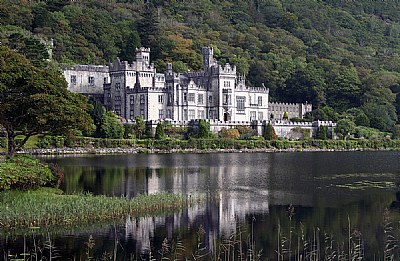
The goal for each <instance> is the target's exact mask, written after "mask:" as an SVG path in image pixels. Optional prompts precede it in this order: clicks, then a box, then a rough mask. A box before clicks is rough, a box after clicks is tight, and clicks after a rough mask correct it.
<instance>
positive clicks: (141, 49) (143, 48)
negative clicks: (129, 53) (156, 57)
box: [135, 47, 150, 53]
mask: <svg viewBox="0 0 400 261" xmlns="http://www.w3.org/2000/svg"><path fill="white" fill-rule="evenodd" d="M135 51H136V52H147V53H149V52H150V47H149V48H146V47H140V48H136V49H135Z"/></svg>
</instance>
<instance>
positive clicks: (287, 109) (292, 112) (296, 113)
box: [269, 102, 312, 120]
mask: <svg viewBox="0 0 400 261" xmlns="http://www.w3.org/2000/svg"><path fill="white" fill-rule="evenodd" d="M311 111H312V105H311V104H310V103H307V102H306V103H284V102H270V103H269V114H270V115H269V117H270V119H271V120H283V119H285V114H287V116H288V117H287V119H292V118H299V119H302V118H303V116H304V115H305V114H306V113H307V112H311Z"/></svg>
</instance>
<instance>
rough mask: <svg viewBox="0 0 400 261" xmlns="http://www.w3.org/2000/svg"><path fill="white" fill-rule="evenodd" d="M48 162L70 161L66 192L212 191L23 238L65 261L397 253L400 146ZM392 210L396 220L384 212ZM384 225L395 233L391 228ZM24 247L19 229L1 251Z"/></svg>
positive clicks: (61, 160)
mask: <svg viewBox="0 0 400 261" xmlns="http://www.w3.org/2000/svg"><path fill="white" fill-rule="evenodd" d="M46 160H47V161H50V162H56V163H58V164H59V165H60V166H61V167H62V168H63V169H64V172H65V183H64V185H63V190H64V191H65V192H66V193H73V192H91V193H93V194H106V195H113V196H125V197H135V196H136V195H139V194H152V193H158V192H171V193H179V194H188V195H192V196H193V197H194V196H196V195H202V196H203V197H205V198H206V199H205V200H204V201H203V202H202V203H201V204H199V205H196V206H194V207H190V208H189V209H187V210H184V211H181V212H178V213H175V214H168V215H165V216H160V217H144V218H138V217H127V219H126V222H125V223H124V224H109V225H98V226H96V225H93V226H91V227H89V228H82V229H70V230H65V231H63V232H60V231H58V232H57V233H52V232H49V233H48V234H47V235H37V236H35V237H33V236H27V237H26V238H25V248H33V245H32V244H33V243H36V245H39V243H38V241H41V242H45V241H46V239H48V238H50V239H51V240H52V246H54V247H55V248H53V251H54V253H55V254H57V255H58V256H61V258H60V259H61V260H65V259H70V260H83V259H87V258H88V257H93V258H95V259H102V258H103V259H104V260H110V259H114V258H115V259H116V260H131V259H133V260H141V258H142V259H143V258H145V259H148V258H149V255H151V256H152V257H154V258H155V259H158V260H159V259H161V258H162V256H163V253H165V252H166V251H167V250H168V251H171V249H173V248H175V249H177V250H176V251H175V253H177V255H179V254H180V255H184V253H185V255H187V256H191V257H192V258H191V259H194V257H196V256H198V257H200V256H202V255H205V254H209V253H214V255H215V254H218V253H223V249H227V248H228V249H230V248H232V249H233V248H234V247H235V250H234V251H232V252H229V255H228V251H225V256H224V258H226V260H235V259H238V257H239V255H242V256H244V255H246V256H247V257H248V259H250V258H249V255H253V256H250V257H254V255H256V254H258V255H259V256H260V259H262V260H277V259H278V253H279V254H280V256H281V259H287V258H288V256H289V255H290V256H292V260H295V258H297V259H301V258H305V259H307V258H308V259H311V258H312V256H313V255H314V256H315V259H314V260H317V259H322V256H327V255H332V256H333V255H336V256H340V255H342V256H343V257H344V258H346V257H348V256H356V255H359V256H360V255H361V256H364V258H366V259H376V260H383V258H384V255H385V249H386V254H395V255H397V254H398V251H397V250H393V251H392V250H390V249H389V248H388V247H387V246H386V245H387V243H389V244H392V245H395V242H394V241H393V240H392V241H391V239H390V236H391V235H393V236H394V238H395V239H396V240H397V238H399V239H400V237H398V233H399V231H400V230H398V223H399V221H400V218H399V209H400V208H399V206H400V193H397V192H398V191H399V184H400V152H291V153H225V154H222V153H221V154H218V153H217V154H164V155H155V154H152V155H144V154H134V155H110V156H97V155H91V156H79V157H71V156H69V157H55V158H46ZM396 193H397V194H398V197H396ZM385 209H389V211H390V218H391V221H392V222H391V223H389V221H385V220H384V213H387V212H385ZM384 226H386V227H385V228H386V231H389V232H386V233H384V231H385V230H384ZM90 237H91V238H92V239H93V241H91V243H92V244H88V243H89V238H90ZM163 242H164V244H163ZM221 243H225V245H223V246H222V247H221ZM278 243H279V244H278ZM349 243H350V247H349ZM168 245H169V246H170V247H166V246H168ZM278 245H279V246H278ZM385 246H386V247H385ZM23 247H24V238H23V237H21V236H17V237H15V236H9V237H3V238H2V240H1V242H0V248H3V251H2V253H4V252H10V253H18V252H19V253H23V251H24V248H23ZM389 250H390V252H389ZM46 251H48V249H47V250H46V247H45V244H44V243H43V253H45V252H46ZM163 251H164V252H163ZM172 251H174V250H172ZM222 256H223V255H222ZM211 257H212V254H209V255H207V256H206V257H203V260H208V259H211ZM107 258H109V259H107ZM0 259H1V258H0ZM395 259H396V258H395Z"/></svg>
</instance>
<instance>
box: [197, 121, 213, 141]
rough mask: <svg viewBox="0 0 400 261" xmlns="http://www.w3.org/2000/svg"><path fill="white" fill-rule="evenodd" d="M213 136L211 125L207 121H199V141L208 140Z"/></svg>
mask: <svg viewBox="0 0 400 261" xmlns="http://www.w3.org/2000/svg"><path fill="white" fill-rule="evenodd" d="M210 135H211V132H210V123H209V122H208V121H206V120H199V129H198V132H197V137H198V138H199V139H207V138H209V137H210Z"/></svg>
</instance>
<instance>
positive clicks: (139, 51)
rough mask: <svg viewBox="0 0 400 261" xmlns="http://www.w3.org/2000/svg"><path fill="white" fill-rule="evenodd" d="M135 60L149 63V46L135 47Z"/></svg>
mask: <svg viewBox="0 0 400 261" xmlns="http://www.w3.org/2000/svg"><path fill="white" fill-rule="evenodd" d="M136 62H143V63H146V64H150V48H144V47H141V48H136Z"/></svg>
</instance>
